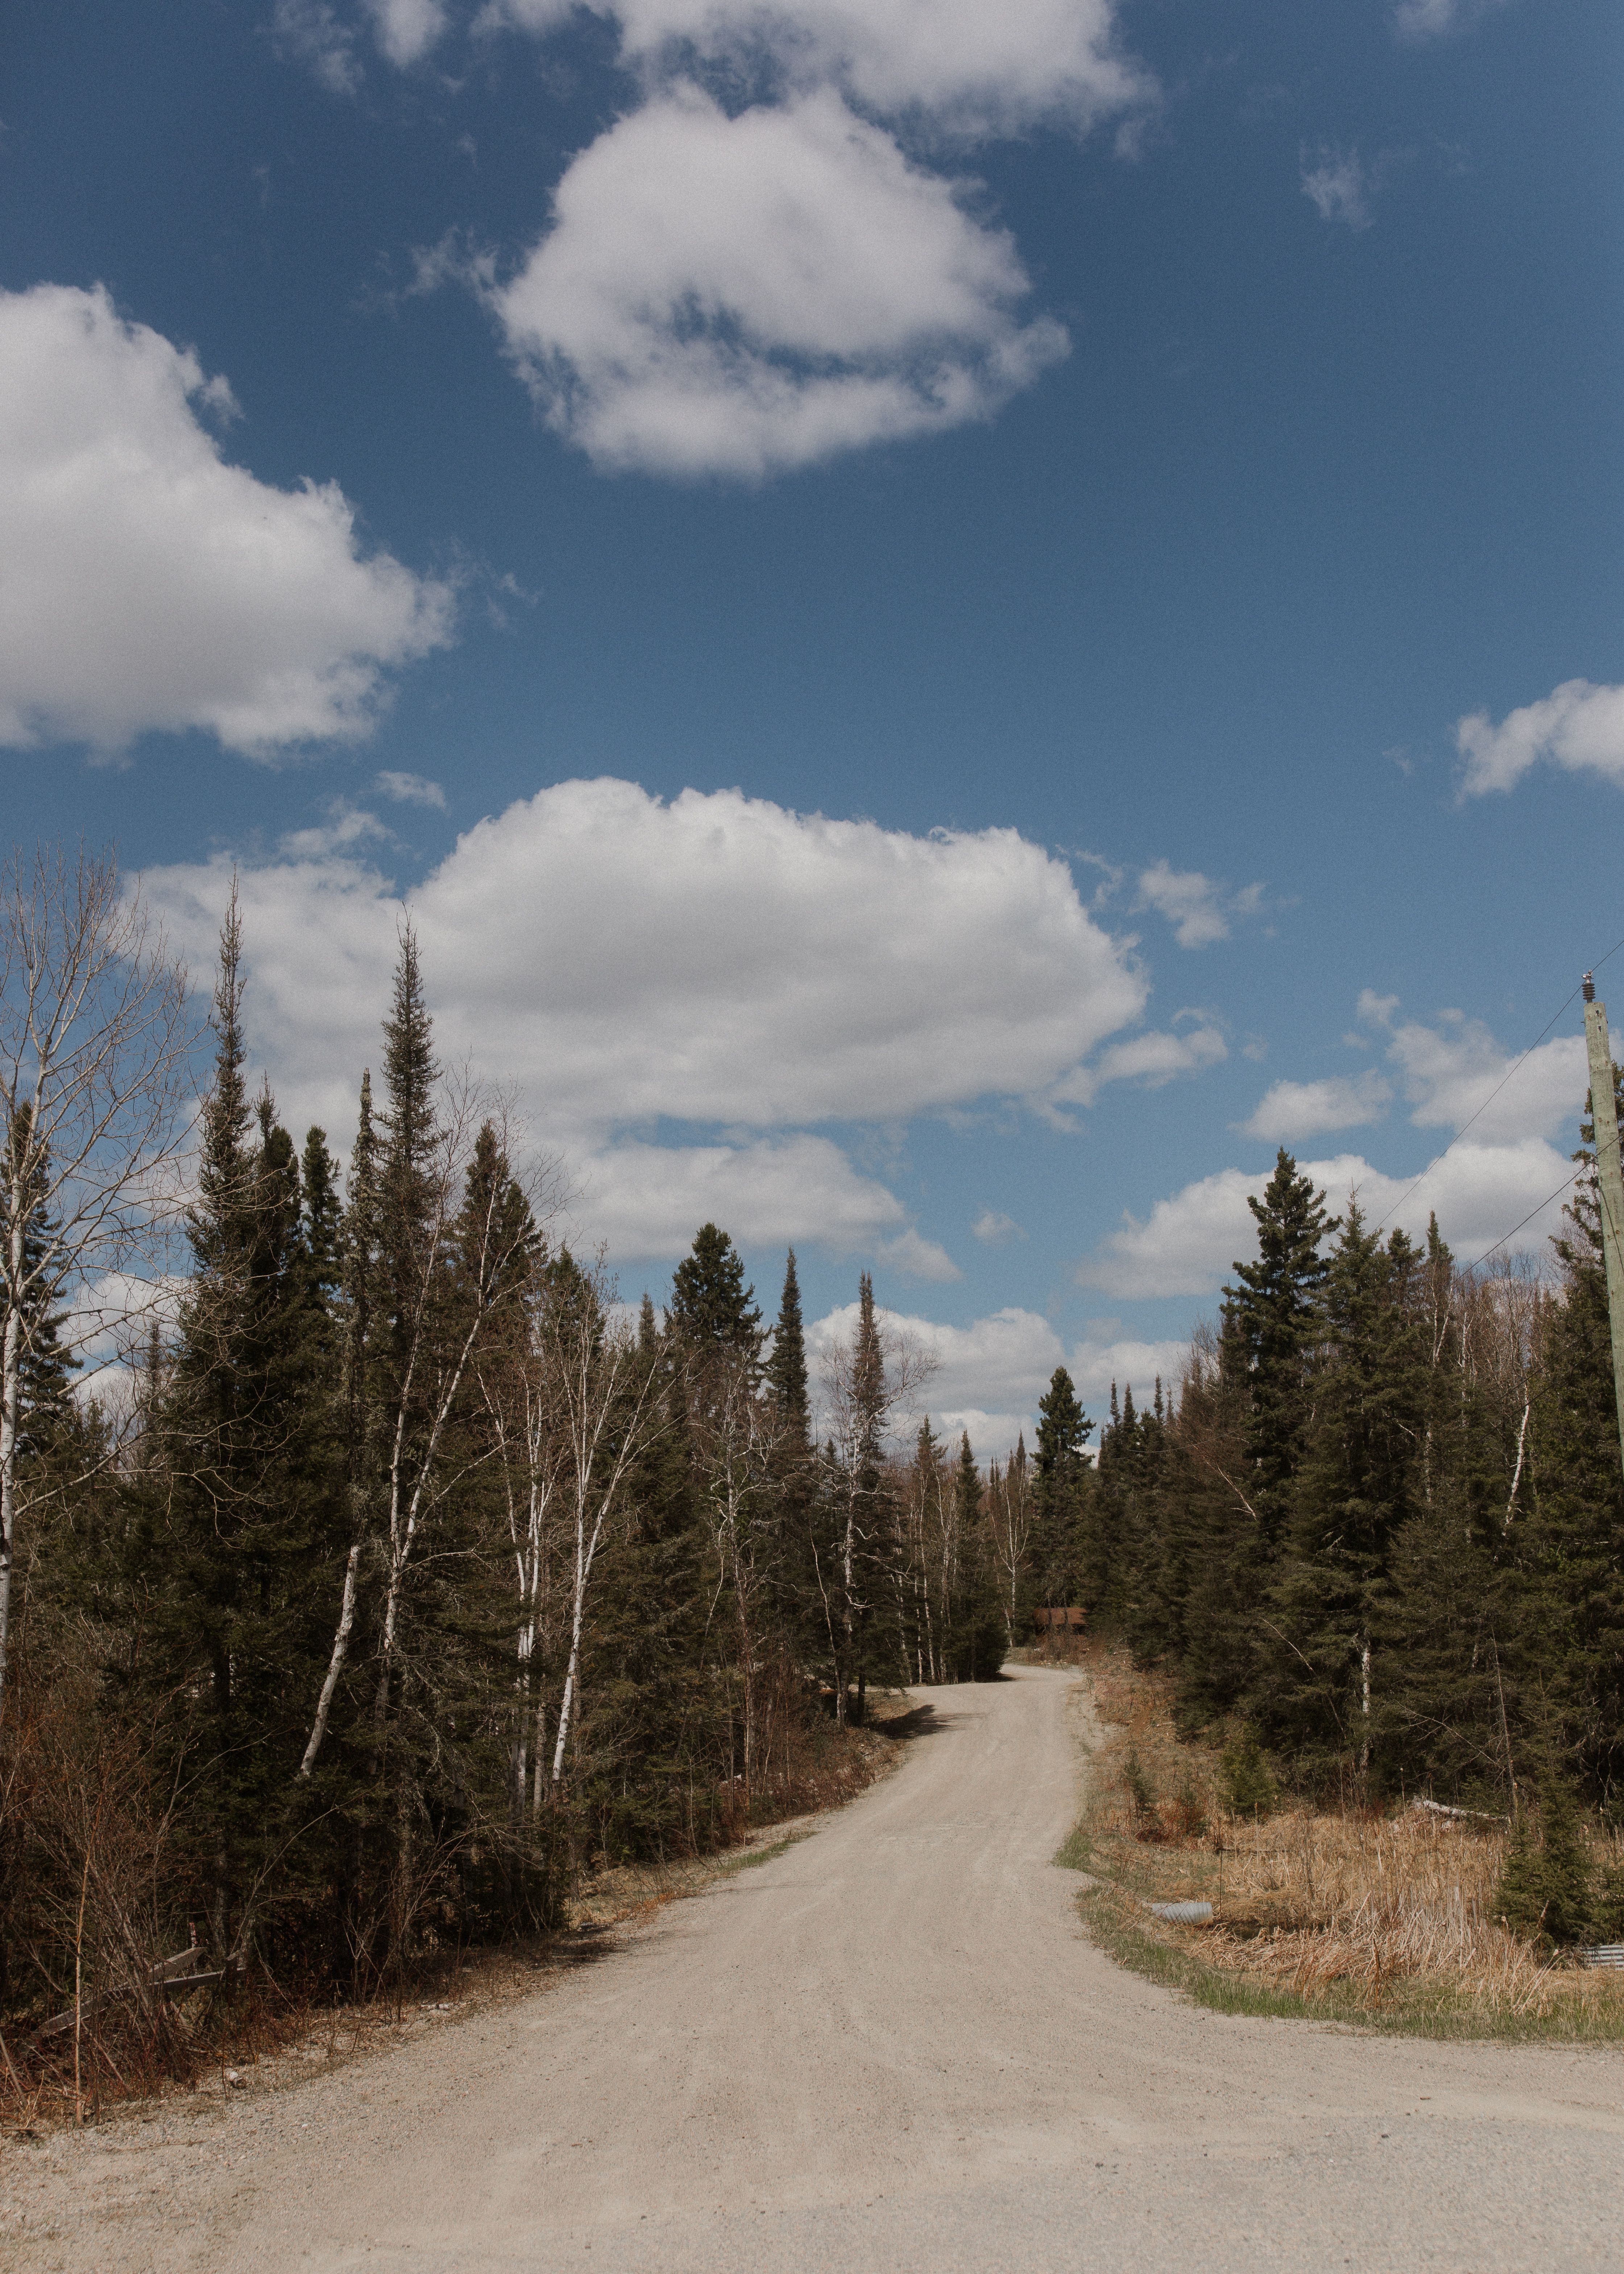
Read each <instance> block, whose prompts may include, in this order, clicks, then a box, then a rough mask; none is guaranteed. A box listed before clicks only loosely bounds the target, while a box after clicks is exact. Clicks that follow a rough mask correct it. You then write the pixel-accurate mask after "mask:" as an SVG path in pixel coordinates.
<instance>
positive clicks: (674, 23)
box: [481, 0, 1154, 133]
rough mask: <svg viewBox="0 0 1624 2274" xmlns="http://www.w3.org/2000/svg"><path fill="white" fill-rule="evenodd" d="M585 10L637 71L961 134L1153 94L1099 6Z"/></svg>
mask: <svg viewBox="0 0 1624 2274" xmlns="http://www.w3.org/2000/svg"><path fill="white" fill-rule="evenodd" d="M594 12H596V13H597V14H598V15H600V16H604V17H606V18H609V19H612V20H613V21H615V22H617V23H618V24H619V26H620V40H621V52H622V54H623V55H624V56H625V57H626V58H627V59H628V61H629V62H633V63H635V64H640V65H641V66H642V67H643V69H645V70H649V69H653V70H658V68H659V66H660V64H661V63H662V61H665V60H667V59H671V58H675V59H676V60H678V61H680V63H682V64H691V62H692V61H693V60H694V59H695V58H703V59H705V60H708V61H711V62H715V63H719V64H724V65H727V66H731V67H733V69H735V70H737V69H741V68H742V69H744V70H746V71H749V70H755V69H758V68H759V67H760V65H761V64H763V61H764V62H766V63H767V64H769V66H770V67H771V68H772V69H773V70H775V71H776V72H777V73H778V74H779V75H780V76H781V77H782V78H783V79H785V80H786V81H787V82H788V83H789V84H790V85H792V86H793V85H805V84H807V83H808V81H820V82H824V83H829V84H833V85H838V86H840V87H844V88H845V89H846V91H847V92H848V93H849V94H852V95H853V97H854V98H855V99H856V101H858V102H861V104H862V105H863V106H864V107H865V108H866V109H872V110H876V111H881V112H883V113H886V114H888V115H898V114H902V113H906V112H909V111H914V110H919V111H924V112H928V113H929V115H930V116H931V117H932V118H933V119H935V120H936V121H939V122H941V123H943V124H948V125H951V126H953V127H956V128H958V129H959V131H961V132H974V133H994V132H1017V131H1019V129H1021V128H1023V127H1025V126H1026V125H1029V124H1033V123H1034V122H1035V121H1036V120H1038V119H1041V118H1063V119H1064V120H1066V121H1067V122H1068V123H1069V124H1072V125H1074V126H1077V127H1079V128H1086V127H1088V126H1091V125H1093V124H1094V123H1095V122H1096V121H1097V120H1099V119H1101V118H1102V117H1112V116H1115V115H1116V114H1118V113H1120V112H1122V111H1124V110H1129V109H1136V108H1138V107H1139V106H1141V105H1142V104H1144V103H1145V102H1147V101H1148V100H1150V99H1151V97H1152V95H1153V94H1154V82H1153V81H1152V79H1150V77H1149V74H1148V73H1147V72H1146V71H1145V70H1144V69H1143V68H1142V66H1140V65H1139V64H1137V63H1135V62H1133V61H1132V59H1131V58H1130V57H1128V56H1125V55H1124V52H1123V51H1122V49H1121V46H1120V44H1119V41H1118V39H1117V35H1116V23H1115V17H1114V11H1113V9H1112V8H1111V6H1110V5H1109V0H998V4H997V5H996V6H991V5H989V4H988V0H931V4H929V5H928V6H921V4H920V0H795V4H794V5H793V6H785V5H775V4H773V0H594ZM571 13H573V10H572V8H571V7H570V6H569V4H568V0H492V4H491V5H489V6H487V7H486V8H485V9H484V10H483V11H482V14H481V21H482V22H483V23H484V24H485V26H487V27H492V26H496V25H499V24H508V25H511V26H515V28H519V29H523V30H529V31H532V32H537V33H540V34H549V33H552V32H553V31H555V30H556V29H558V28H559V27H560V25H562V24H563V23H565V22H567V21H568V18H569V16H570V15H571Z"/></svg>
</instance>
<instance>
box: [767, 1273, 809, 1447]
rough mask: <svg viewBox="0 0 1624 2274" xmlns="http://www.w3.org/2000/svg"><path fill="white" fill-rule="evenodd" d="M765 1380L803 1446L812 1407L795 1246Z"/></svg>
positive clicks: (800, 1445)
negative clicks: (808, 1387) (809, 1401)
mask: <svg viewBox="0 0 1624 2274" xmlns="http://www.w3.org/2000/svg"><path fill="white" fill-rule="evenodd" d="M766 1379H767V1387H768V1389H770V1390H771V1393H772V1396H773V1397H775V1398H776V1399H777V1401H778V1412H779V1414H780V1416H781V1417H782V1420H783V1424H784V1426H785V1428H786V1431H787V1433H788V1434H789V1435H790V1436H791V1437H792V1438H793V1441H794V1442H795V1443H796V1444H797V1445H798V1446H799V1447H801V1448H802V1449H804V1448H805V1447H806V1445H807V1444H808V1442H809V1437H810V1430H811V1407H810V1404H809V1403H808V1396H807V1345H806V1337H805V1335H804V1333H803V1331H802V1329H801V1282H800V1280H799V1279H798V1278H797V1277H796V1276H795V1251H794V1249H793V1247H792V1248H791V1249H790V1251H789V1260H788V1261H787V1263H786V1265H785V1269H784V1298H783V1300H782V1302H781V1303H780V1304H779V1306H778V1324H777V1326H776V1327H775V1328H774V1329H773V1333H772V1352H771V1356H770V1357H769V1359H768V1360H767V1374H766Z"/></svg>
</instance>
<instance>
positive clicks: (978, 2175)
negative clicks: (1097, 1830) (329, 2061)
mask: <svg viewBox="0 0 1624 2274" xmlns="http://www.w3.org/2000/svg"><path fill="white" fill-rule="evenodd" d="M914 1698H915V1700H916V1702H917V1703H918V1704H919V1705H920V1706H925V1707H928V1708H929V1714H928V1716H927V1717H925V1722H924V1727H923V1728H922V1730H921V1734H920V1735H918V1736H916V1737H914V1739H913V1740H912V1742H911V1743H910V1744H909V1746H908V1749H907V1754H906V1758H905V1759H904V1761H903V1763H902V1766H900V1768H899V1769H898V1771H897V1773H895V1774H894V1775H891V1776H890V1777H887V1778H885V1779H884V1780H883V1781H881V1782H880V1783H878V1784H876V1785H875V1786H874V1787H872V1788H870V1789H869V1790H868V1792H866V1793H865V1794H863V1795H862V1796H861V1798H859V1799H858V1800H856V1801H855V1802H853V1803H852V1805H851V1806H850V1807H849V1808H846V1809H845V1810H842V1811H839V1812H838V1813H837V1814H834V1815H831V1816H829V1817H826V1818H820V1819H816V1830H814V1831H813V1832H812V1833H811V1834H810V1836H809V1837H807V1838H804V1839H801V1840H800V1841H796V1842H795V1844H793V1846H791V1847H789V1848H788V1849H786V1850H785V1851H784V1852H783V1853H781V1854H778V1855H777V1856H773V1857H772V1858H771V1860H769V1861H767V1862H764V1863H763V1864H760V1865H759V1867H758V1868H755V1869H751V1870H746V1871H733V1872H732V1873H730V1874H728V1875H727V1876H726V1877H723V1878H719V1879H717V1880H716V1881H715V1882H714V1883H713V1884H712V1885H711V1886H710V1887H709V1889H708V1890H707V1891H706V1892H704V1893H703V1894H699V1895H697V1896H695V1897H694V1898H693V1899H692V1900H690V1901H682V1902H673V1903H668V1904H665V1905H664V1906H662V1907H660V1908H659V1909H657V1910H656V1911H654V1912H653V1913H652V1914H651V1915H647V1916H644V1917H643V1919H641V1920H638V1921H633V1922H631V1923H629V1924H626V1925H624V1926H622V1927H620V1929H618V1930H616V1931H614V1932H613V1935H611V1936H606V1937H605V1939H604V1943H603V1949H604V1954H603V1955H602V1956H601V1957H600V1958H597V1959H594V1960H592V1961H590V1962H581V1963H578V1964H575V1965H574V1966H573V1967H571V1968H569V1969H567V1970H565V1971H562V1972H560V1973H558V1974H556V1975H554V1976H553V1977H552V1978H551V1980H550V1983H549V1985H548V1986H547V1987H546V1988H545V1989H544V1990H542V1991H541V1992H538V1993H536V1994H533V1995H527V1996H515V1997H514V1998H512V1999H508V2000H507V2001H504V2002H500V2003H492V2004H491V2005H489V2006H487V2007H485V2008H484V2009H483V2010H480V2011H477V2012H475V2013H472V2014H469V2015H468V2016H467V2017H466V2018H460V2017H456V2016H445V2017H442V2018H440V2020H439V2021H438V2022H430V2021H428V2020H426V2019H425V2021H424V2022H422V2023H421V2024H420V2025H419V2026H418V2027H417V2028H416V2029H414V2030H413V2031H411V2032H410V2034H409V2035H408V2036H407V2037H405V2038H404V2039H403V2040H402V2042H400V2043H398V2044H395V2045H394V2046H392V2047H391V2048H390V2049H389V2050H387V2051H384V2052H379V2053H377V2054H375V2055H374V2056H373V2057H372V2058H370V2059H367V2060H365V2061H364V2062H359V2063H357V2064H354V2065H352V2066H350V2067H344V2068H341V2069H339V2070H337V2071H336V2072H335V2073H334V2072H328V2073H326V2074H320V2075H314V2076H312V2077H310V2078H309V2079H308V2080H306V2081H304V2082H298V2083H296V2084H293V2085H290V2086H283V2087H282V2088H281V2089H274V2090H273V2089H269V2088H268V2087H261V2086H258V2085H255V2084H252V2083H251V2084H250V2086H249V2087H248V2089H247V2090H243V2091H236V2092H231V2093H229V2094H221V2095H214V2096H211V2097H207V2098H205V2097H202V2096H193V2097H191V2098H189V2099H188V2100H186V2101H184V2102H178V2103H171V2104H166V2105H164V2107H162V2109H161V2110H159V2111H157V2112H150V2113H148V2114H147V2115H146V2117H145V2119H144V2120H143V2118H142V2117H141V2116H132V2117H131V2118H126V2119H121V2120H117V2121H115V2122H109V2123H105V2124H102V2125H100V2126H98V2127H95V2128H94V2130H92V2131H90V2132H87V2133H85V2134H79V2135H71V2134H63V2135H57V2136H56V2137H55V2138H53V2139H50V2140H48V2141H46V2142H41V2143H40V2144H39V2145H36V2146H24V2147H8V2148H7V2149H5V2150H4V2151H3V2156H4V2160H3V2161H0V2243H3V2244H4V2255H5V2257H6V2260H7V2263H9V2264H10V2265H11V2266H12V2267H14V2268H16V2269H17V2270H18V2274H57V2270H68V2269H71V2270H73V2274H87V2270H91V2269H101V2268H107V2269H109V2270H111V2269H113V2268H118V2269H119V2270H121V2274H140V2270H147V2269H159V2268H162V2269H163V2270H165V2274H169V2270H183V2269H207V2270H210V2274H214V2270H216V2269H218V2270H222V2274H226V2270H229V2274H239V2270H241V2274H248V2270H278V2274H280V2270H283V2269H289V2270H291V2269H300V2270H306V2269H308V2270H311V2274H326V2270H339V2269H350V2268H357V2267H359V2266H360V2265H361V2264H362V2263H363V2262H365V2264H366V2265H368V2266H369V2267H372V2268H387V2269H406V2268H414V2269H418V2270H425V2269H426V2270H436V2274H438V2270H442V2269H443V2270H446V2274H464V2270H466V2274H474V2270H476V2269H478V2270H485V2269H503V2270H507V2269H514V2270H518V2269H551V2268H553V2267H555V2266H561V2265H564V2264H566V2263H569V2264H575V2265H580V2264H582V2263H583V2262H584V2263H590V2265H592V2266H595V2267H596V2268H597V2269H598V2274H604V2269H605V2267H608V2268H612V2269H618V2268H627V2269H631V2268H637V2269H643V2268H649V2267H658V2268H667V2267H669V2268H673V2269H683V2268H688V2267H689V2266H692V2267H695V2268H698V2267H700V2266H703V2267H705V2268H707V2269H718V2268H719V2269H724V2270H726V2269H728V2268H731V2267H733V2266H734V2265H737V2266H740V2267H744V2266H747V2265H748V2266H749V2267H750V2268H751V2269H752V2270H762V2269H776V2268H779V2267H782V2268H785V2269H790V2268H794V2269H797V2270H800V2269H804V2268H806V2267H808V2266H811V2265H814V2264H816V2265H817V2266H818V2267H819V2269H820V2274H822V2270H831V2269H832V2270H841V2269H846V2268H850V2269H852V2270H853V2274H856V2270H858V2269H862V2270H864V2274H868V2270H869V2269H872V2268H873V2267H875V2266H884V2267H887V2268H897V2269H899V2270H912V2269H914V2268H916V2267H917V2268H918V2269H920V2270H921V2274H923V2270H925V2269H927V2268H929V2270H931V2274H942V2270H943V2269H954V2268H959V2267H963V2268H965V2269H969V2268H972V2267H974V2268H975V2269H977V2270H978V2274H980V2270H984V2269H995V2268H999V2267H1004V2266H1009V2267H1015V2266H1018V2265H1019V2267H1021V2268H1023V2269H1031V2268H1040V2269H1041V2268H1046V2267H1054V2268H1056V2269H1058V2268H1061V2267H1065V2268H1068V2269H1074V2268H1076V2267H1078V2266H1079V2264H1085V2265H1086V2266H1087V2268H1088V2269H1089V2270H1090V2274H1096V2270H1103V2274H1109V2270H1113V2269H1116V2268H1122V2269H1124V2270H1125V2269H1130V2268H1132V2269H1136V2270H1137V2269H1143V2268H1159V2267H1162V2266H1167V2267H1169V2268H1172V2267H1175V2266H1177V2267H1178V2268H1180V2269H1181V2270H1182V2269H1184V2268H1185V2267H1188V2266H1199V2267H1201V2268H1202V2269H1203V2270H1208V2269H1218V2270H1223V2269H1227V2268H1230V2267H1234V2268H1240V2267H1243V2266H1244V2267H1245V2268H1246V2269H1248V2270H1251V2269H1252V2268H1254V2267H1256V2266H1258V2265H1259V2264H1261V2265H1264V2266H1272V2265H1278V2266H1282V2267H1290V2268H1293V2269H1318V2268H1320V2267H1326V2268H1340V2267H1342V2266H1348V2265H1351V2266H1355V2267H1358V2268H1361V2269H1367V2268H1375V2269H1384V2268H1389V2267H1391V2268H1394V2269H1401V2268H1402V2269H1409V2268H1413V2267H1420V2266H1425V2267H1429V2268H1431V2267H1443V2268H1458V2269H1460V2270H1462V2274H1466V2270H1470V2274H1485V2270H1489V2269H1500V2268H1515V2269H1522V2268H1528V2269H1530V2270H1533V2269H1536V2268H1538V2269H1541V2270H1544V2269H1565V2268H1568V2267H1592V2266H1594V2267H1600V2266H1610V2267H1611V2266H1617V2265H1618V2264H1619V2263H1620V2256H1621V2255H1624V2250H1621V2246H1620V2240H1619V2216H1618V2211H1617V2207H1616V2188H1617V2172H1618V2170H1619V2166H1620V2149H1621V2146H1624V2058H1621V2057H1620V2054H1619V2053H1618V2052H1615V2051H1613V2050H1611V2049H1606V2048H1601V2049H1588V2048H1585V2049H1568V2048H1565V2047H1553V2046H1540V2045H1528V2046H1511V2047H1507V2046H1500V2045H1490V2044H1439V2043H1426V2042H1418V2041H1415V2040H1407V2039H1395V2038H1384V2037H1376V2036H1373V2035H1367V2034H1365V2033H1363V2032H1359V2031H1355V2030H1350V2029H1338V2028H1335V2027H1331V2026H1327V2025H1321V2024H1316V2023H1304V2022H1274V2021H1258V2020H1252V2019H1247V2018H1244V2017H1236V2016H1226V2015H1221V2014H1213V2013H1210V2012H1207V2011H1206V2010H1203V2009H1201V2008H1199V2007H1194V2006H1192V2005H1191V2004H1189V2003H1187V2002H1185V2001H1184V2000H1183V1999H1180V1998H1178V1997H1177V1996H1175V1995H1173V1994H1171V1993H1169V1992H1167V1991H1164V1990H1161V1989H1157V1988H1155V1987H1154V1986H1153V1985H1152V1984H1147V1983H1146V1982H1143V1981H1141V1980H1139V1979H1138V1978H1137V1977H1134V1976H1132V1975H1129V1974H1126V1973H1124V1972H1123V1971H1121V1970H1120V1969H1117V1968H1116V1967H1115V1966H1113V1965H1112V1964H1111V1962H1109V1959H1107V1958H1106V1957H1105V1956H1104V1955H1103V1954H1101V1952H1100V1951H1098V1950H1096V1949H1095V1948H1094V1947H1093V1946H1092V1945H1091V1944H1090V1943H1089V1942H1088V1941H1087V1940H1086V1938H1085V1936H1084V1933H1083V1931H1082V1928H1081V1925H1080V1923H1079V1917H1078V1913H1077V1907H1076V1902H1075V1895H1076V1893H1077V1889H1078V1885H1079V1881H1078V1876H1077V1875H1076V1874H1075V1873H1073V1872H1068V1871H1063V1870H1059V1869H1057V1868H1056V1867H1055V1866H1054V1864H1052V1862H1051V1860H1050V1859H1051V1858H1052V1856H1053V1855H1054V1853H1055V1851H1056V1849H1057V1848H1058V1847H1059V1845H1060V1843H1061V1841H1062V1840H1063V1839H1064V1835H1065V1834H1066V1832H1067V1831H1068V1830H1069V1828H1070V1826H1071V1824H1072V1822H1073V1821H1074V1820H1075V1818H1076V1816H1077V1814H1078V1808H1079V1779H1080V1777H1081V1775H1082V1773H1084V1768H1085V1761H1084V1756H1083V1752H1082V1749H1081V1745H1080V1743H1079V1739H1080V1738H1081V1737H1082V1736H1084V1735H1086V1721H1087V1717H1088V1705H1087V1694H1086V1689H1084V1688H1083V1687H1082V1686H1081V1685H1079V1683H1078V1680H1077V1678H1076V1676H1075V1675H1071V1674H1068V1673H1065V1672H1064V1671H1059V1670H1050V1669H1044V1668H1015V1669H1012V1670H1011V1674H1010V1675H1009V1676H1008V1677H1007V1678H1006V1679H1005V1680H1004V1681H1002V1682H1000V1683H990V1684H987V1685H982V1686H976V1687H974V1688H960V1689H951V1690H920V1691H916V1692H914ZM589 2253H590V2258H589V2257H588V2254H589Z"/></svg>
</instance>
